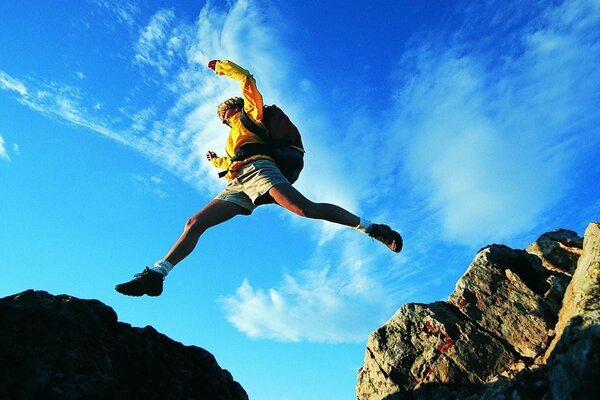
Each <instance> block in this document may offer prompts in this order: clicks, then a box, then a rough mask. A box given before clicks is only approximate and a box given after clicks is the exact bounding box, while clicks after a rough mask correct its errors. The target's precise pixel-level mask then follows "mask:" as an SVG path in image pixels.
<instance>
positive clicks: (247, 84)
mask: <svg viewBox="0 0 600 400" xmlns="http://www.w3.org/2000/svg"><path fill="white" fill-rule="evenodd" d="M208 68H210V69H212V70H213V71H215V73H216V74H217V75H226V76H228V77H230V78H232V79H235V80H238V81H240V83H241V85H242V95H243V96H244V111H246V114H248V116H249V117H250V118H252V120H254V121H255V122H262V118H263V99H262V95H261V94H260V92H259V91H258V88H257V87H256V81H255V80H254V77H253V76H252V74H251V73H250V72H249V71H248V70H246V69H244V68H242V67H240V66H239V65H237V64H236V63H234V62H232V61H229V60H212V61H210V62H209V63H208Z"/></svg>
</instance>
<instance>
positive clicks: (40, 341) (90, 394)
mask: <svg viewBox="0 0 600 400" xmlns="http://www.w3.org/2000/svg"><path fill="white" fill-rule="evenodd" d="M0 370H1V371H2V373H1V374H0V398H2V399H40V400H41V399H61V400H70V399H206V400H213V399H214V400H221V399H222V400H229V399H232V400H233V399H236V400H237V399H240V400H242V399H247V398H248V396H247V395H246V392H245V391H244V389H243V388H242V387H241V386H240V385H239V384H238V383H237V382H236V381H234V380H233V378H232V376H231V374H230V373H229V372H228V371H226V370H223V369H221V368H220V367H219V365H218V364H217V362H216V360H215V358H214V357H213V356H212V355H211V354H210V353H209V352H207V351H206V350H204V349H201V348H199V347H195V346H184V345H183V344H181V343H178V342H175V341H173V340H171V339H169V338H168V337H167V336H165V335H162V334H160V333H158V332H157V331H156V330H154V329H153V328H152V327H149V326H148V327H145V328H132V327H131V326H130V325H128V324H125V323H122V322H118V321H117V315H116V314H115V312H114V311H113V310H112V309H111V308H110V307H107V306H106V305H104V304H103V303H101V302H99V301H97V300H81V299H77V298H74V297H71V296H66V295H60V296H53V295H50V294H48V293H46V292H43V291H33V290H29V291H26V292H23V293H20V294H16V295H13V296H9V297H5V298H3V299H0Z"/></svg>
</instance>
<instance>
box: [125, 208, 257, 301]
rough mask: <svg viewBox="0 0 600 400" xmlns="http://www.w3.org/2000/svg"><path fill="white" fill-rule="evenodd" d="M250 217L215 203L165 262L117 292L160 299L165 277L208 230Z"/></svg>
mask: <svg viewBox="0 0 600 400" xmlns="http://www.w3.org/2000/svg"><path fill="white" fill-rule="evenodd" d="M248 213H249V212H248V210H246V209H245V208H243V207H241V206H239V205H237V204H235V203H232V202H229V201H225V200H221V199H214V200H212V201H211V202H210V203H208V204H207V205H206V206H205V207H204V208H203V209H202V210H200V211H199V212H197V213H196V214H194V215H193V216H192V217H191V218H190V219H189V220H188V221H187V223H186V224H185V227H184V229H183V233H182V234H181V236H180V237H179V239H178V240H177V241H176V242H175V244H174V245H173V247H171V250H169V252H168V253H167V255H166V256H165V258H164V259H162V260H160V261H158V262H157V264H155V267H154V268H152V269H151V268H148V267H146V268H145V269H144V271H142V272H141V273H139V274H136V275H135V276H134V278H133V279H132V280H130V281H129V282H125V283H121V284H119V285H117V286H115V290H116V291H117V292H119V293H121V294H124V295H127V296H136V297H137V296H143V295H145V294H146V295H148V296H153V297H154V296H160V295H161V294H162V291H163V281H164V279H165V276H166V274H167V273H168V272H169V271H170V270H171V269H172V268H173V266H175V265H176V264H177V263H179V262H180V261H181V260H183V259H184V258H185V257H187V256H188V255H189V254H190V253H191V252H192V251H193V250H194V248H195V247H196V244H197V243H198V239H200V236H201V235H202V234H203V233H204V232H205V231H206V230H207V229H208V228H210V227H213V226H215V225H218V224H220V223H223V222H225V221H227V220H229V219H231V218H233V217H235V216H236V215H239V214H248Z"/></svg>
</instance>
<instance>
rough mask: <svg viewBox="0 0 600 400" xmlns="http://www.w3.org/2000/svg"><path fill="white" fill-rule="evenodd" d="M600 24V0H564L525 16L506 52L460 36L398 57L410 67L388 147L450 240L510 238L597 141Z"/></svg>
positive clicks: (551, 198) (564, 185)
mask: <svg viewBox="0 0 600 400" xmlns="http://www.w3.org/2000/svg"><path fill="white" fill-rule="evenodd" d="M599 27H600V9H599V7H598V3H597V2H590V1H570V2H565V3H564V4H562V5H560V6H559V7H557V8H551V9H548V10H546V12H545V13H543V14H542V16H541V17H540V18H537V19H534V20H533V21H531V22H530V23H529V24H528V25H526V26H524V27H522V28H521V29H520V30H519V32H518V35H517V36H518V39H519V40H518V41H517V42H516V43H514V47H515V48H514V49H512V51H511V52H510V54H500V55H499V54H494V53H493V51H491V52H485V51H480V50H474V51H473V52H469V51H468V49H469V48H473V49H478V46H477V43H468V42H464V41H462V42H457V43H452V44H451V45H450V46H448V45H447V44H446V43H427V44H426V45H423V46H418V47H415V48H413V49H412V50H411V51H409V52H408V53H407V54H406V55H405V56H404V64H403V66H404V68H405V70H406V71H408V70H409V69H410V70H412V71H414V72H413V73H412V74H410V75H407V76H406V78H405V80H404V81H403V86H402V87H401V88H400V89H399V90H398V94H397V99H398V100H397V107H398V109H399V110H401V112H400V113H399V115H398V116H397V118H396V119H395V122H394V124H393V129H394V130H395V131H397V132H403V134H400V135H389V136H388V137H390V140H389V147H390V148H398V149H402V156H403V157H404V159H405V166H406V169H407V171H408V173H409V176H410V177H411V186H412V187H415V188H418V189H419V190H420V191H421V193H420V195H421V197H422V198H423V199H424V200H425V201H426V203H427V204H428V205H429V206H430V209H431V210H432V211H439V215H440V220H441V224H442V227H443V231H444V234H445V236H446V237H447V238H448V239H449V240H452V241H455V242H460V243H464V244H477V243H480V242H481V241H487V240H489V239H491V238H494V239H496V240H498V239H502V238H508V237H510V236H511V235H514V234H517V233H519V232H522V231H523V230H527V229H530V228H531V227H533V226H534V225H535V223H536V221H538V220H539V219H540V216H542V215H543V213H544V212H545V211H546V210H548V209H549V208H550V207H552V206H554V205H555V204H557V202H559V201H560V200H561V198H563V196H565V195H566V194H567V193H568V191H569V190H570V188H571V185H570V183H571V180H570V171H571V170H572V168H574V167H575V166H576V165H577V163H578V161H579V156H580V152H581V151H585V149H586V148H592V147H595V146H597V145H598V137H599V128H598V126H599V125H598V123H599V122H600V116H599V114H598V112H597V105H598V104H600V102H599V100H600V95H599V93H600V70H599V69H598V65H599V64H598V63H599V62H600V45H599V41H598V39H599V38H600V34H599V33H598V32H600V30H599V29H598V28H599ZM460 38H461V39H463V40H464V37H462V36H460ZM470 40H471V41H474V40H475V39H473V38H471V39H470ZM481 40H488V41H490V42H496V43H497V45H498V47H504V44H505V43H503V39H502V37H498V36H494V37H493V38H487V37H486V38H483V39H481ZM388 162H389V163H390V164H391V163H394V162H395V160H394V159H389V160H388Z"/></svg>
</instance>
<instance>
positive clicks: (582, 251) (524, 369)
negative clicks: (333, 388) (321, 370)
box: [357, 223, 600, 400]
mask: <svg viewBox="0 0 600 400" xmlns="http://www.w3.org/2000/svg"><path fill="white" fill-rule="evenodd" d="M599 379H600V224H596V223H592V224H590V225H589V227H588V229H587V230H586V232H585V237H584V239H581V238H579V237H577V235H576V234H575V233H574V232H572V231H568V230H562V229H561V230H556V231H553V232H548V233H545V234H543V235H542V236H540V238H539V239H538V240H537V241H536V242H535V243H533V244H532V245H530V246H529V247H528V248H527V250H526V251H522V250H514V249H510V248H508V247H506V246H498V245H492V246H489V247H486V248H484V249H482V250H481V251H480V252H479V253H478V254H477V255H476V257H475V259H474V260H473V262H472V263H471V265H470V266H469V268H468V269H467V271H466V272H465V274H464V275H463V276H462V277H461V278H460V280H459V281H458V283H457V285H456V288H455V290H454V291H453V292H452V294H451V295H450V297H449V299H448V302H436V303H432V304H429V305H421V304H407V305H404V306H402V308H400V310H398V312H397V313H396V314H395V315H394V316H393V317H392V318H391V319H390V321H388V322H387V323H386V324H385V325H384V326H382V327H381V328H379V329H378V330H376V331H375V332H373V333H372V334H371V335H370V337H369V341H368V343H367V349H366V351H365V361H364V365H363V367H362V368H361V369H360V370H359V373H358V384H357V396H358V399H359V400H375V399H377V400H381V399H385V400H404V399H406V400H416V399H428V400H442V399H444V400H450V399H453V400H459V399H460V400H492V399H494V400H495V399H542V400H550V399H552V400H555V399H556V400H558V399H592V398H595V396H596V393H595V391H596V385H597V382H598V380H599Z"/></svg>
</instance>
